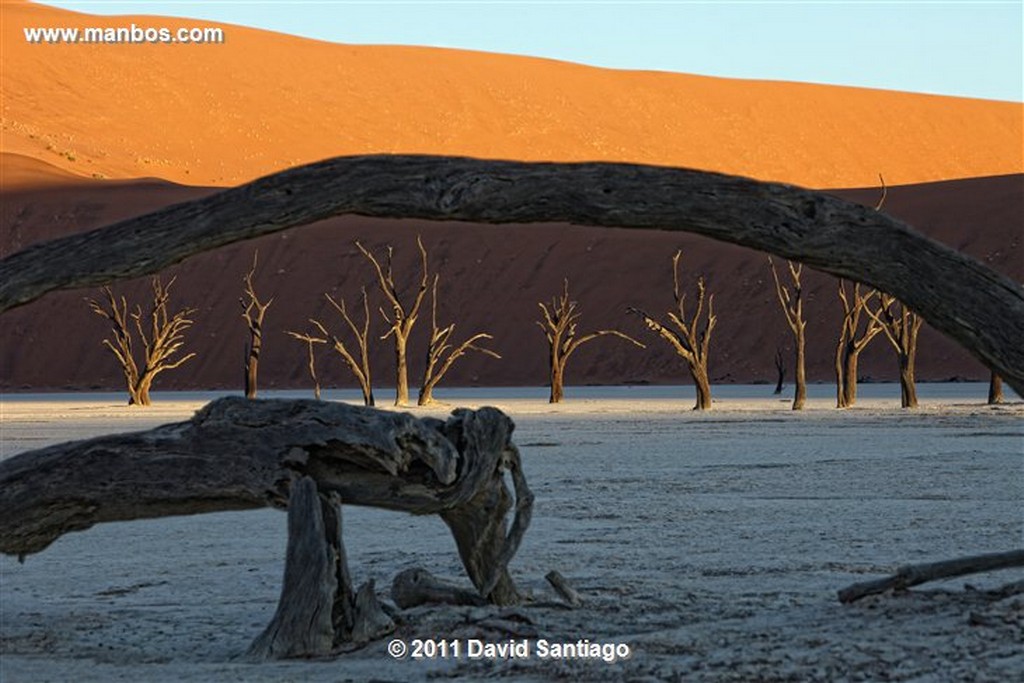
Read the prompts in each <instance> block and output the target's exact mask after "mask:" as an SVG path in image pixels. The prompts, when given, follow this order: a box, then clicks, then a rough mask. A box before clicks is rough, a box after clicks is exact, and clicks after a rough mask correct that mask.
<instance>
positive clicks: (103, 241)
mask: <svg viewBox="0 0 1024 683" xmlns="http://www.w3.org/2000/svg"><path fill="white" fill-rule="evenodd" d="M253 197H260V198H261V200H260V201H259V202H254V201H252V198H253ZM344 214H358V215H362V216H375V217H388V218H421V219H427V220H440V221H457V220H463V221H476V222H484V223H509V224H511V223H545V222H559V221H560V222H568V223H575V224H577V225H593V226H605V227H617V228H641V229H647V230H650V229H656V230H681V231H686V232H694V233H697V234H701V235H705V236H707V237H711V238H713V239H719V240H724V241H726V242H733V243H735V244H739V245H742V246H746V247H751V248H753V249H760V250H762V251H766V252H769V253H772V254H776V255H778V256H781V257H783V258H787V259H791V260H794V261H799V262H801V263H805V264H807V265H809V266H811V267H813V268H816V269H818V270H822V271H824V272H827V273H831V274H833V275H835V276H837V277H840V278H852V279H855V280H857V281H859V282H863V283H865V284H866V285H868V286H871V287H876V288H878V289H880V290H882V291H885V292H889V293H891V294H893V296H896V297H897V298H898V299H899V300H900V301H902V302H904V303H905V304H906V305H907V306H909V307H910V308H911V309H913V310H915V311H917V312H918V313H919V314H921V315H922V316H923V317H924V318H925V319H926V320H927V321H928V322H929V324H931V325H932V326H933V327H934V328H935V329H937V330H939V331H941V332H944V333H945V334H948V335H950V336H951V337H952V338H954V339H956V340H957V341H959V342H960V343H961V344H962V345H963V346H964V347H965V348H966V349H967V350H968V351H970V352H971V353H973V354H974V356H975V357H976V358H978V360H980V361H981V362H982V363H983V364H985V366H986V367H989V368H992V369H994V370H995V371H996V372H998V373H999V374H1000V375H1001V376H1002V377H1003V379H1004V380H1006V381H1007V383H1008V384H1009V385H1010V386H1012V387H1013V388H1014V389H1016V390H1017V392H1018V393H1020V394H1024V345H1022V344H1021V343H1020V340H1021V339H1024V288H1022V287H1021V285H1020V283H1017V282H1014V281H1013V280H1011V279H1010V278H1008V277H1005V276H1003V275H1000V274H998V273H996V272H994V271H993V270H992V269H990V268H987V267H986V266H984V265H983V264H981V263H979V262H978V261H976V260H975V259H972V258H970V257H968V256H966V255H964V254H961V253H959V252H957V251H955V250H954V249H951V248H950V247H947V246H943V245H941V244H939V243H937V242H935V241H933V240H930V239H928V238H926V237H924V236H922V235H920V234H919V233H917V232H915V231H913V230H912V229H910V228H909V227H908V226H907V225H906V224H904V223H901V222H900V221H898V220H896V219H894V218H892V217H891V216H887V215H885V214H883V213H881V212H879V211H873V210H872V209H871V208H870V207H864V206H861V205H858V204H854V203H852V202H847V201H843V200H841V199H838V198H836V197H832V196H829V195H827V194H824V193H821V192H814V191H810V190H804V189H801V188H797V187H793V186H791V185H783V184H778V183H763V182H758V181H755V180H750V179H747V178H738V177H734V176H727V175H721V174H716V173H707V172H701V171H693V170H688V169H681V168H666V167H661V166H644V165H639V164H618V163H531V162H516V161H491V160H482V159H467V158H455V157H438V156H420V155H407V156H402V155H390V154H381V155H369V156H355V157H339V158H336V159H329V160H326V161H321V162H317V163H314V164H309V165H307V166H302V167H298V168H290V169H287V170H285V171H282V172H280V173H275V174H273V175H269V176H266V177H264V178H260V179H259V180H255V181H253V182H251V183H248V184H246V185H242V186H240V187H237V188H232V189H229V190H224V191H223V192H219V193H216V194H212V195H209V196H207V197H204V198H202V199H196V200H193V201H190V202H183V203H181V204H176V205H174V206H170V207H166V208H164V209H160V210H159V211H155V212H153V213H150V214H147V215H144V216H139V217H136V218H131V219H128V220H124V221H121V222H120V223H117V224H114V225H111V226H108V227H104V228H99V229H96V230H93V231H90V232H85V233H78V234H75V235H70V236H68V237H63V238H60V239H57V240H53V241H52V242H44V243H39V244H36V245H33V246H31V247H29V248H27V249H24V250H23V251H21V252H18V253H16V254H13V255H11V256H8V257H7V258H5V259H3V260H0V311H4V310H7V309H9V308H12V307H14V306H18V305H21V304H25V303H27V302H29V301H32V300H33V299H36V298H38V297H39V296H41V295H42V294H44V293H46V292H48V291H52V290H54V289H68V288H73V287H84V286H92V285H102V284H105V283H107V282H110V281H113V280H117V279H125V278H131V277H137V276H139V275H144V274H147V273H155V272H158V271H159V270H161V269H162V268H165V267H167V266H169V265H171V264H173V263H177V262H179V261H181V260H182V259H184V258H187V257H188V256H190V255H192V254H197V253H200V252H202V251H205V250H207V249H213V248H215V247H219V246H222V245H225V244H230V243H232V242H236V241H238V240H243V239H250V238H253V237H258V236H260V235H265V234H269V233H273V232H276V231H279V230H284V229H287V228H290V227H293V226H298V225H305V224H307V223H312V222H315V221H319V220H323V219H325V218H328V217H330V216H337V215H344ZM939 283H941V287H940V286H938V284H939Z"/></svg>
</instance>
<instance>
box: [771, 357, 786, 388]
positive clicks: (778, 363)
mask: <svg viewBox="0 0 1024 683" xmlns="http://www.w3.org/2000/svg"><path fill="white" fill-rule="evenodd" d="M775 376H776V381H775V391H773V392H772V393H773V394H775V395H776V396H778V395H779V394H781V393H782V390H783V389H784V388H785V387H786V359H785V358H783V356H782V347H781V346H780V347H778V348H777V349H775Z"/></svg>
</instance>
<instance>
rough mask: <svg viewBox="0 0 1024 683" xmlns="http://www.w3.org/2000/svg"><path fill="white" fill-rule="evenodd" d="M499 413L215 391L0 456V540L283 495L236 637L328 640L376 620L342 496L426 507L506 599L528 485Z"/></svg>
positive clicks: (484, 585)
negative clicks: (248, 625) (258, 611)
mask: <svg viewBox="0 0 1024 683" xmlns="http://www.w3.org/2000/svg"><path fill="white" fill-rule="evenodd" d="M513 427H514V425H513V423H512V420H511V419H509V418H508V417H507V416H506V415H504V414H503V413H502V412H501V411H499V410H496V409H494V408H482V409H480V410H477V411H472V410H457V411H455V412H454V413H452V415H451V416H450V417H449V418H448V419H447V420H438V419H433V418H430V419H424V420H418V419H416V418H415V417H413V416H411V415H409V414H407V413H399V412H392V411H381V410H375V409H373V408H364V407H355V406H350V405H346V404H342V403H334V402H325V401H310V400H280V399H278V400H265V399H264V400H247V399H244V398H242V397H227V398H222V399H219V400H217V401H214V402H213V403H210V404H208V405H207V406H205V407H204V408H202V409H201V410H200V411H199V412H197V413H196V415H195V416H194V417H193V418H192V419H191V420H188V421H186V422H179V423H176V424H168V425H164V426H162V427H157V428H155V429H152V430H149V431H146V432H136V433H132V434H119V435H111V436H102V437H98V438H95V439H89V440H85V441H74V442H70V443H64V444H59V445H56V446H50V447H48V448H44V449H40V450H36V451H30V452H26V453H21V454H18V455H15V456H12V457H10V458H7V459H4V460H3V461H0V552H3V553H5V554H8V555H16V556H18V557H20V558H22V559H23V558H24V557H25V556H27V555H30V554H33V553H37V552H40V551H42V550H44V549H45V548H46V547H47V546H49V545H50V544H51V543H52V542H53V541H55V540H56V539H58V538H59V537H60V536H62V535H63V534H65V533H67V532H69V531H80V530H84V529H88V528H90V527H91V526H93V525H95V524H99V523H103V522H114V521H125V520H135V519H151V518H157V517H166V516H171V515H191V514H197V513H205V512H218V511H224V510H246V509H256V508H261V507H268V506H271V507H277V508H284V507H287V508H288V531H289V534H288V536H289V538H288V549H287V555H286V561H285V572H284V582H283V586H282V589H281V595H280V600H279V603H278V609H277V612H276V613H275V615H274V617H273V619H272V620H271V622H270V625H269V626H268V627H267V628H266V629H265V630H264V632H263V633H262V634H261V635H260V636H259V637H258V638H257V639H256V640H255V642H254V643H253V646H252V648H251V649H250V653H251V654H252V655H254V656H257V657H260V658H265V657H307V656H322V655H328V654H332V653H333V652H335V651H336V650H335V648H338V647H339V646H340V647H344V646H345V645H346V644H358V643H360V642H365V641H366V640H369V639H371V638H373V637H375V636H376V635H379V634H380V633H383V632H386V631H387V630H388V628H389V626H388V621H387V618H386V617H385V616H384V615H383V614H382V613H381V612H380V609H379V606H378V605H377V603H376V599H375V597H374V593H373V586H372V583H369V582H368V587H367V586H365V585H364V587H363V589H361V590H360V591H353V590H352V583H351V574H350V572H349V567H348V565H347V561H346V559H345V558H346V554H345V550H344V545H343V543H342V540H341V526H342V525H341V508H340V505H341V504H342V503H344V504H349V505H362V506H370V507H376V508H384V509H388V510H395V511H400V512H407V513H411V514H416V515H427V514H436V515H439V516H440V517H441V519H442V520H444V522H445V524H446V525H447V526H448V528H449V530H450V531H451V533H452V536H453V537H454V539H455V546H456V549H457V551H458V553H459V557H460V558H461V560H462V564H463V566H464V567H465V570H466V573H467V575H468V577H469V580H470V582H471V583H472V586H473V588H474V590H475V592H476V594H477V595H478V596H479V598H480V599H481V600H482V601H483V602H486V603H489V604H493V605H512V604H516V603H518V602H519V601H520V594H519V592H518V590H517V589H516V585H515V583H514V581H513V580H512V576H511V574H510V573H509V569H508V565H509V562H510V561H511V560H512V558H513V557H514V556H515V554H516V552H517V551H518V549H519V545H520V543H521V542H522V539H523V537H524V535H525V534H526V530H527V528H528V527H529V524H530V517H531V513H532V507H533V494H532V493H531V492H530V489H529V487H528V486H527V483H526V478H525V476H524V474H523V472H522V467H521V463H520V457H519V452H518V450H517V449H516V446H515V444H513V443H512V441H511V436H512V431H513ZM506 478H510V480H511V484H512V490H511V491H510V490H509V487H508V486H507V485H506ZM510 522H511V523H510Z"/></svg>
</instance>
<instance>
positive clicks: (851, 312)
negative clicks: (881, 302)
mask: <svg viewBox="0 0 1024 683" xmlns="http://www.w3.org/2000/svg"><path fill="white" fill-rule="evenodd" d="M876 296H878V291H877V290H871V291H870V292H868V293H867V294H862V293H861V290H860V284H859V283H856V284H854V285H853V294H852V297H853V300H852V302H851V300H850V294H848V293H847V289H846V281H845V280H840V281H839V301H840V302H841V303H842V305H843V322H842V327H841V328H840V332H839V342H838V343H837V344H836V363H835V369H836V407H837V408H849V407H851V406H853V404H855V403H856V402H857V361H858V360H859V359H860V354H861V352H862V351H863V350H864V349H865V348H867V345H868V344H870V343H871V340H872V339H874V338H875V336H876V335H878V333H879V332H881V331H882V326H881V324H880V323H879V322H878V321H876V320H875V319H874V318H873V317H871V316H870V315H868V316H867V323H866V325H865V326H864V328H863V329H861V326H860V321H861V315H862V314H864V312H865V309H866V308H867V307H868V305H869V304H870V302H871V300H872V299H873V298H875V297H876Z"/></svg>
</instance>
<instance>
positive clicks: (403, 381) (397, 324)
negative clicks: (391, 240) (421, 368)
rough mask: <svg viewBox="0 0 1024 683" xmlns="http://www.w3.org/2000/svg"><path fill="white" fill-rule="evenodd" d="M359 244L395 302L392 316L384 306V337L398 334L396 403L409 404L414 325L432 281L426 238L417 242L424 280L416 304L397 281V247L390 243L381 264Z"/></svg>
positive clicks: (381, 287)
mask: <svg viewBox="0 0 1024 683" xmlns="http://www.w3.org/2000/svg"><path fill="white" fill-rule="evenodd" d="M356 246H357V247H358V248H359V251H361V252H362V253H363V256H365V257H366V259H367V260H368V261H369V262H370V264H371V265H372V266H373V269H374V271H375V272H376V273H377V284H378V285H379V286H380V291H381V292H382V293H383V294H384V296H385V298H387V300H388V302H389V303H390V304H391V315H390V316H389V315H388V314H387V313H385V312H384V309H383V308H381V309H380V314H381V316H382V317H383V318H384V321H385V322H386V323H387V324H388V327H389V329H388V331H387V333H386V334H385V335H384V336H383V337H381V339H382V340H384V339H387V338H388V337H393V338H394V342H395V405H396V406H406V405H409V358H408V352H407V348H408V346H409V335H410V334H412V328H413V326H414V325H415V324H416V319H417V318H418V317H419V314H420V306H421V305H422V304H423V299H424V297H425V296H426V295H427V290H428V289H429V285H430V272H429V271H428V270H427V250H426V249H425V248H424V247H423V240H421V239H420V238H419V236H417V237H416V246H417V247H419V250H420V284H419V289H418V290H417V291H416V296H415V298H414V299H413V302H412V305H411V306H406V305H405V304H403V303H402V300H401V298H400V297H399V294H398V287H397V286H396V285H395V274H394V272H393V270H392V268H391V266H392V261H393V256H394V250H393V249H392V248H391V247H390V246H389V247H388V250H387V256H386V258H385V262H384V263H385V265H384V266H381V264H380V261H378V260H377V257H375V256H374V255H373V254H371V253H370V252H369V251H367V250H366V249H365V248H363V245H362V244H360V243H359V242H356Z"/></svg>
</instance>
